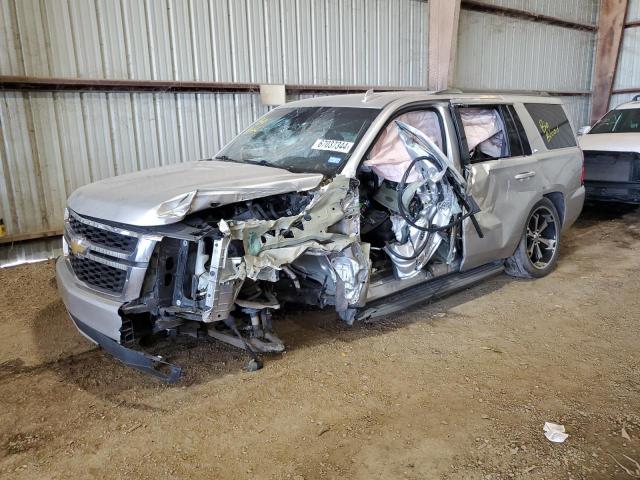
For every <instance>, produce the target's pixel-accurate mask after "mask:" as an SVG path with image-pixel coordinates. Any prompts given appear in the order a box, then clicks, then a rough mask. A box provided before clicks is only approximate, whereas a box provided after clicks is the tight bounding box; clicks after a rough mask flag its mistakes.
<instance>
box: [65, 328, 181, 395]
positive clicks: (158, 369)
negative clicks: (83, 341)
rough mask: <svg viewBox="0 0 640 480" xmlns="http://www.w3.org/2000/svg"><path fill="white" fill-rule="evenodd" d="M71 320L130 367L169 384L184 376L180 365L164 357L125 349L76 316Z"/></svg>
mask: <svg viewBox="0 0 640 480" xmlns="http://www.w3.org/2000/svg"><path fill="white" fill-rule="evenodd" d="M71 319H72V320H73V323H75V325H76V327H77V328H78V330H80V331H81V332H82V333H83V334H84V335H86V336H87V337H89V338H90V339H91V340H93V341H94V342H95V343H97V344H98V345H99V346H100V347H101V348H102V349H104V350H105V351H106V352H108V353H110V354H111V355H112V356H113V357H114V358H116V359H117V360H119V361H120V362H122V363H124V364H125V365H127V366H128V367H131V368H135V369H136V370H139V371H141V372H144V373H148V374H150V375H153V376H154V377H156V378H159V379H160V380H162V381H165V382H167V383H175V382H177V381H178V380H179V379H180V376H181V375H182V368H181V367H179V366H178V365H173V364H171V363H168V362H165V361H164V360H162V357H159V356H153V355H149V354H146V353H144V352H139V351H137V350H132V349H130V348H127V347H123V346H122V345H120V344H119V343H118V342H116V341H114V340H113V339H111V338H109V337H107V336H106V335H104V334H102V333H100V332H98V331H97V330H96V329H94V328H91V327H90V326H89V325H87V324H85V323H82V322H81V321H79V320H78V319H77V318H75V317H74V316H71ZM163 370H164V371H163Z"/></svg>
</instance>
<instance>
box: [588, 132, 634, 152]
mask: <svg viewBox="0 0 640 480" xmlns="http://www.w3.org/2000/svg"><path fill="white" fill-rule="evenodd" d="M578 143H579V144H580V148H582V150H599V151H605V152H607V151H608V152H640V133H588V134H587V135H582V136H580V137H578Z"/></svg>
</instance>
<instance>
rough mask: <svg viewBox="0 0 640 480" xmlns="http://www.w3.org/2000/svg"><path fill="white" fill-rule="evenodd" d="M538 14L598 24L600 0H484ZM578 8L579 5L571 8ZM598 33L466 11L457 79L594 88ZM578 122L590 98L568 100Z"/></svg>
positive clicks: (469, 83) (480, 84) (485, 84)
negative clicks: (596, 22) (537, 0)
mask: <svg viewBox="0 0 640 480" xmlns="http://www.w3.org/2000/svg"><path fill="white" fill-rule="evenodd" d="M484 3H490V4H497V5H500V6H507V7H511V8H519V9H522V10H525V9H529V11H531V12H534V13H544V14H545V15H550V16H556V17H559V18H564V19H567V20H573V21H580V22H583V23H595V21H596V17H597V8H598V3H597V0H588V1H587V0H568V1H563V2H559V1H551V0H548V1H541V2H530V1H524V0H493V1H490V0H486V1H485V2H484ZM571 7H575V8H571ZM594 54H595V33H593V32H589V31H581V30H576V29H572V28H566V27H561V26H555V25H549V24H546V23H541V22H534V21H530V20H525V19H516V18H512V17H506V16H503V15H497V14H493V13H485V12H476V11H469V10H464V9H463V10H462V11H461V12H460V28H459V36H458V55H457V61H456V77H455V78H456V80H455V83H456V85H457V86H459V87H461V88H465V87H467V88H474V87H475V88H484V89H508V90H549V91H565V92H566V91H576V90H590V89H591V77H592V72H593V62H594ZM564 100H565V102H566V105H567V107H568V110H569V112H570V114H571V117H572V121H573V123H574V125H583V124H586V123H585V122H587V121H588V114H589V103H590V100H589V97H587V96H571V97H565V98H564Z"/></svg>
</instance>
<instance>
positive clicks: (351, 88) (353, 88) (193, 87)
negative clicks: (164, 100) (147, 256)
mask: <svg viewBox="0 0 640 480" xmlns="http://www.w3.org/2000/svg"><path fill="white" fill-rule="evenodd" d="M369 89H374V90H375V91H377V92H388V91H398V90H424V88H416V87H406V86H377V85H286V91H287V93H311V92H317V93H359V92H366V91H367V90H369ZM1 90H18V91H26V90H35V91H75V92H78V91H98V92H210V93H260V84H259V83H227V82H183V81H170V80H125V79H92V78H42V77H16V76H2V75H0V91H1Z"/></svg>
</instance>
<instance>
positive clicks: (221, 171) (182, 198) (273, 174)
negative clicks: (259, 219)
mask: <svg viewBox="0 0 640 480" xmlns="http://www.w3.org/2000/svg"><path fill="white" fill-rule="evenodd" d="M322 179H323V176H322V174H319V173H292V172H289V171H287V170H284V169H281V168H275V167H268V166H263V165H257V164H249V163H236V162H231V161H228V162H227V161H219V160H200V161H197V162H187V163H181V164H177V165H168V166H165V167H160V168H153V169H150V170H144V171H141V172H135V173H130V174H127V175H121V176H118V177H113V178H108V179H105V180H101V181H99V182H96V183H92V184H90V185H85V186H84V187H81V188H79V189H78V190H76V191H75V192H74V193H73V194H72V195H71V197H69V202H68V206H69V208H71V209H72V210H73V211H75V212H77V213H79V214H80V215H88V216H94V215H95V212H100V218H101V219H103V220H108V221H112V222H118V223H123V224H126V225H137V226H154V225H167V224H171V223H176V222H179V221H180V220H182V219H183V218H184V217H185V216H186V215H187V214H189V213H193V212H198V211H201V210H205V209H208V208H211V207H212V206H217V205H227V204H231V203H235V202H240V201H244V200H251V199H255V198H263V197H268V196H271V195H278V194H282V193H289V192H301V191H308V190H312V189H314V188H316V187H318V185H320V182H321V181H322ZM194 185H195V186H197V187H196V188H194Z"/></svg>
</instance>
